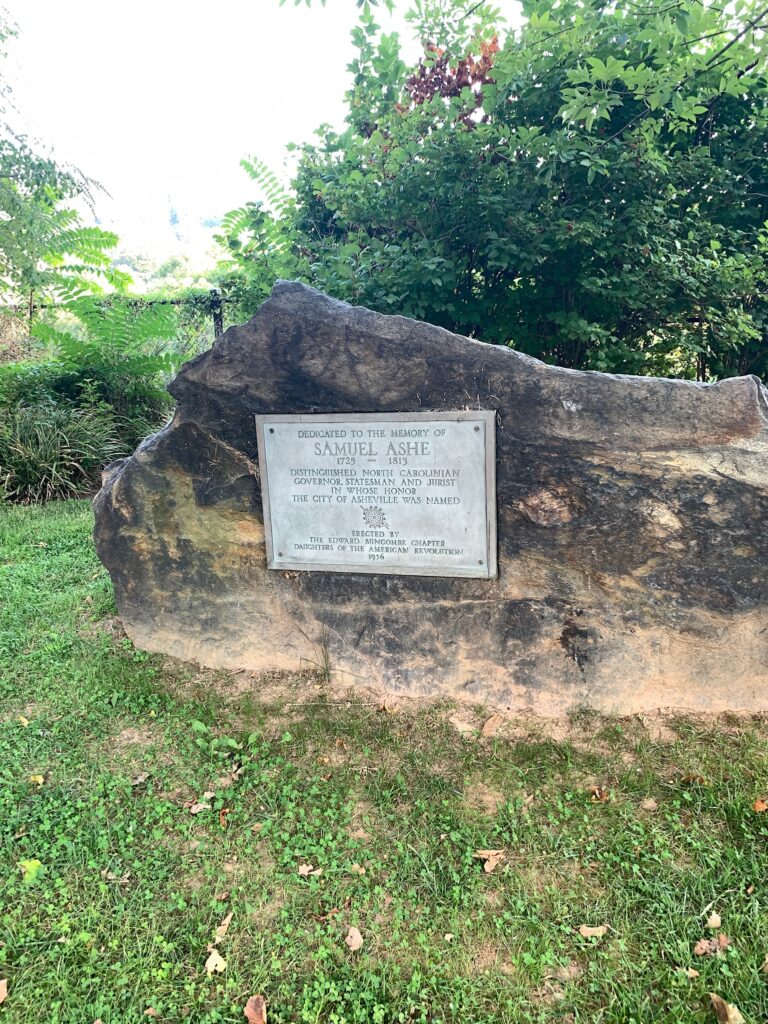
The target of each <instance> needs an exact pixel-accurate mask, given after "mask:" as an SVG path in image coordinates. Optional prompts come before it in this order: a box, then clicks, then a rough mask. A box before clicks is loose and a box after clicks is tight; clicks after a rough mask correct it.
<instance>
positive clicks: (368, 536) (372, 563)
mask: <svg viewBox="0 0 768 1024" xmlns="http://www.w3.org/2000/svg"><path fill="white" fill-rule="evenodd" d="M495 417H496V414H495V412H492V411H482V412H423V413H416V412H404V413H355V414H333V415H317V416H311V415H308V416H257V417H256V430H257V434H258V443H259V464H260V467H261V491H262V500H263V503H264V528H265V531H266V541H267V565H268V567H269V568H270V569H310V570H321V571H324V572H375V573H389V574H402V575H414V576H476V577H480V578H483V579H489V578H492V577H495V576H496V451H495V441H496V435H495Z"/></svg>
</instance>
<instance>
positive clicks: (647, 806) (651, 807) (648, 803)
mask: <svg viewBox="0 0 768 1024" xmlns="http://www.w3.org/2000/svg"><path fill="white" fill-rule="evenodd" d="M640 806H641V807H642V808H643V810H644V811H658V809H659V805H658V804H657V803H656V801H655V800H654V799H653V797H652V796H649V797H646V799H645V800H643V802H642V803H641V804H640Z"/></svg>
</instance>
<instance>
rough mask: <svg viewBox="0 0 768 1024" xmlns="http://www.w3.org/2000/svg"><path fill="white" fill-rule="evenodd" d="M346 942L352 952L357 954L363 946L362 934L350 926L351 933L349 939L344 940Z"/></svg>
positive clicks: (349, 932)
mask: <svg viewBox="0 0 768 1024" xmlns="http://www.w3.org/2000/svg"><path fill="white" fill-rule="evenodd" d="M344 941H345V942H346V944H347V945H348V946H349V948H350V949H351V950H352V952H353V953H356V952H357V950H358V949H360V947H361V946H362V944H363V936H362V935H361V934H360V932H359V931H358V930H357V928H355V927H353V926H350V928H349V931H348V932H347V937H346V938H345V939H344Z"/></svg>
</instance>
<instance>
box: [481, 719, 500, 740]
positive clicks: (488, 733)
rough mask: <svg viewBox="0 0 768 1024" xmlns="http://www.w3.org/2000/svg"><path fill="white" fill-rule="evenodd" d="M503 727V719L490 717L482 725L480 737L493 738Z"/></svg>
mask: <svg viewBox="0 0 768 1024" xmlns="http://www.w3.org/2000/svg"><path fill="white" fill-rule="evenodd" d="M502 725H504V719H503V718H502V716H501V715H491V717H490V718H488V719H486V721H485V722H484V724H483V728H482V729H481V730H480V735H481V736H484V737H485V738H486V739H490V738H491V737H492V736H495V735H496V734H497V733H498V731H499V729H501V727H502Z"/></svg>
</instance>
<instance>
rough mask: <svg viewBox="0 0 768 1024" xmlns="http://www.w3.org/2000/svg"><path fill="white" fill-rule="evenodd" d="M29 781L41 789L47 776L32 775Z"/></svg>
mask: <svg viewBox="0 0 768 1024" xmlns="http://www.w3.org/2000/svg"><path fill="white" fill-rule="evenodd" d="M27 781H28V782H29V783H30V785H32V786H37V787H38V789H39V788H40V786H42V785H43V783H44V782H45V776H44V775H30V776H29V779H28V780H27Z"/></svg>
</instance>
